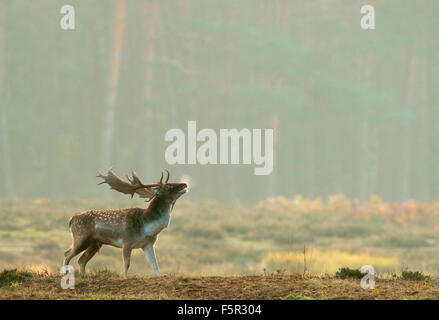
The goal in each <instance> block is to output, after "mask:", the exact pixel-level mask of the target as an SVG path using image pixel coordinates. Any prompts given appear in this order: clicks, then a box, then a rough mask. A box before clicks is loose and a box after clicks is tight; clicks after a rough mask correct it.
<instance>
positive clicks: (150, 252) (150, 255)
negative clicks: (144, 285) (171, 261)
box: [143, 245, 160, 277]
mask: <svg viewBox="0 0 439 320" xmlns="http://www.w3.org/2000/svg"><path fill="white" fill-rule="evenodd" d="M143 251H144V252H145V255H146V258H147V259H148V261H149V263H150V264H151V266H152V268H153V269H154V272H155V274H156V276H157V277H158V276H160V272H159V267H158V266H157V260H156V258H155V250H154V245H147V246H146V247H145V248H143Z"/></svg>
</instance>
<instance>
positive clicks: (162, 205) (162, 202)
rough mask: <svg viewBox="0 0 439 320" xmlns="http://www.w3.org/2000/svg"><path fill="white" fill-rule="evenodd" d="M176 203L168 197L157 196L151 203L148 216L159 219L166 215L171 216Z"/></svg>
mask: <svg viewBox="0 0 439 320" xmlns="http://www.w3.org/2000/svg"><path fill="white" fill-rule="evenodd" d="M174 203H175V201H172V200H171V199H170V198H168V197H161V196H157V197H156V198H154V199H153V200H152V201H151V203H150V205H149V207H148V209H147V210H146V214H147V215H148V216H151V215H154V216H157V218H159V217H161V216H164V215H166V216H168V215H169V216H170V214H171V210H172V208H173V207H174Z"/></svg>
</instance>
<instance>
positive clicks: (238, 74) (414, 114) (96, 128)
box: [0, 0, 439, 204]
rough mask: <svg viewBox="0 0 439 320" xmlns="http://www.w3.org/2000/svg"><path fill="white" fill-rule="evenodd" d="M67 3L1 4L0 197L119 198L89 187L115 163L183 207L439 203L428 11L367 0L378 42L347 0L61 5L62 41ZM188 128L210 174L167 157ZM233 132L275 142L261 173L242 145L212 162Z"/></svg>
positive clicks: (432, 9)
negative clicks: (165, 178)
mask: <svg viewBox="0 0 439 320" xmlns="http://www.w3.org/2000/svg"><path fill="white" fill-rule="evenodd" d="M65 4H66V3H65V1H58V0H39V1H30V0H28V1H26V0H14V1H7V0H6V1H0V14H1V16H0V154H1V156H0V172H1V175H0V197H1V198H17V199H22V198H23V199H26V198H49V199H59V198H61V199H64V198H72V197H73V198H98V197H122V195H118V194H109V193H105V192H104V191H103V190H105V189H106V188H105V187H103V186H98V185H97V183H98V182H99V180H98V179H97V178H96V177H95V176H96V174H97V173H98V172H99V171H102V172H105V171H106V170H108V169H109V168H110V167H113V169H114V171H115V172H116V173H117V174H118V175H119V176H121V177H124V176H125V174H128V173H130V172H131V170H135V171H136V172H137V174H138V175H139V177H140V178H141V179H142V181H143V182H144V183H154V182H156V181H157V180H158V179H159V178H160V175H161V172H162V170H163V169H164V168H168V169H169V170H170V172H171V180H173V181H178V180H181V179H183V180H185V181H190V184H191V192H190V193H189V194H188V195H187V196H185V199H186V200H194V201H198V200H216V201H218V202H223V203H226V204H234V203H236V201H238V200H239V201H242V202H244V203H250V204H251V203H256V202H257V201H259V200H264V199H266V198H268V197H272V196H281V195H282V196H286V197H289V198H291V197H293V196H294V195H297V194H300V195H303V196H304V197H306V198H315V197H327V196H328V195H334V194H344V195H345V196H346V197H347V198H349V199H359V200H366V199H369V198H370V197H371V196H372V195H378V196H379V197H381V198H382V199H385V200H387V201H397V202H401V201H406V200H408V199H416V200H420V201H434V200H439V161H438V160H439V145H438V143H437V138H438V135H439V127H438V126H436V125H435V124H436V122H437V121H438V120H439V112H438V103H439V96H438V93H437V90H436V89H437V87H438V85H439V72H438V71H439V70H438V66H439V64H438V57H439V56H438V48H439V43H438V40H437V39H438V38H439V37H438V28H437V17H436V13H437V12H438V9H439V3H438V2H437V1H433V0H431V1H425V0H424V1H416V2H415V1H401V0H398V1H396V0H394V1H385V2H384V1H373V0H371V1H369V2H368V4H371V5H373V6H374V8H375V18H376V27H375V29H374V30H363V29H362V28H361V26H360V19H361V17H362V14H361V13H360V4H358V3H356V2H353V1H348V0H344V1H340V0H337V1H335V0H326V1H324V0H319V1H290V0H277V1H264V0H260V1H254V0H242V1H232V0H226V1H204V0H203V1H201V0H182V1H152V0H151V1H140V0H130V1H123V0H117V1H77V0H71V1H69V2H68V4H69V5H71V6H72V7H73V8H74V9H75V29H74V30H64V29H62V27H61V25H60V21H61V19H62V18H63V16H65V14H62V13H61V12H60V10H61V7H62V6H64V5H65ZM188 121H196V125H197V133H198V132H200V130H202V129H211V131H209V132H214V133H215V134H216V135H217V136H218V149H216V150H217V152H218V157H217V159H218V163H217V164H211V163H209V164H205V165H203V164H201V163H199V161H195V163H193V164H190V163H189V161H188V159H187V157H186V161H185V164H170V163H168V161H166V158H165V153H166V149H167V148H168V147H169V146H170V145H171V144H172V142H171V141H166V139H165V136H166V133H167V132H168V131H169V130H171V129H181V131H183V132H184V133H185V139H187V138H188V136H187V135H188ZM233 128H235V129H237V130H242V129H248V130H249V131H250V132H253V129H261V130H262V132H264V130H265V129H272V130H273V168H272V172H271V174H266V175H255V173H254V168H255V167H261V165H257V164H255V162H254V158H253V157H251V159H250V163H247V164H245V163H244V159H243V158H244V156H245V152H248V149H246V146H245V145H244V144H241V146H240V147H241V149H242V150H241V151H242V152H243V154H241V156H240V159H239V161H238V164H231V163H230V162H231V161H229V162H228V163H227V164H221V163H220V152H221V150H220V149H219V141H220V140H219V137H220V130H221V129H233ZM253 138H254V137H253ZM240 141H241V142H242V141H243V139H241V140H240ZM262 141H264V135H262ZM189 144H190V142H189V141H188V140H186V145H185V147H186V148H189ZM201 145H202V142H200V141H198V142H196V145H195V148H196V149H197V150H198V148H199V147H200V146H201ZM264 145H265V144H264V143H262V145H261V148H262V154H263V153H264ZM246 150H247V151H246ZM185 156H189V150H186V155H185ZM197 160H198V159H197Z"/></svg>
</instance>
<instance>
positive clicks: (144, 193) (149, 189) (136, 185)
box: [96, 168, 188, 202]
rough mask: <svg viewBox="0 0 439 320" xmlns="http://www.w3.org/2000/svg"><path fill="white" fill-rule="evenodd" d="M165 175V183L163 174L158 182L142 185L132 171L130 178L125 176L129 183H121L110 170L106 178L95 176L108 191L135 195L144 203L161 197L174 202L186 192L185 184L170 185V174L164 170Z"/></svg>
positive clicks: (100, 175)
mask: <svg viewBox="0 0 439 320" xmlns="http://www.w3.org/2000/svg"><path fill="white" fill-rule="evenodd" d="M165 171H166V173H167V177H166V181H165V182H163V172H162V176H161V178H160V181H159V182H157V183H154V184H147V185H145V184H143V183H142V182H141V181H140V179H139V177H138V176H137V175H136V173H135V172H134V171H132V172H131V177H129V176H126V178H127V179H128V181H129V182H126V181H123V180H122V179H121V178H119V177H118V176H117V175H116V174H115V173H114V172H113V170H112V168H110V170H108V173H107V175H106V176H104V175H103V174H102V173H100V172H99V174H98V175H97V176H96V177H98V178H102V179H104V181H102V182H101V183H99V184H103V183H106V184H108V185H109V186H110V189H113V190H116V191H118V192H121V193H124V194H130V195H131V198H132V197H133V196H134V194H135V193H136V194H137V195H138V196H139V197H140V198H145V199H146V201H151V200H152V199H154V198H156V197H161V198H162V197H163V198H167V199H170V200H171V201H173V202H175V201H176V200H177V199H178V198H180V197H181V196H182V195H183V194H184V193H186V192H188V189H187V184H186V183H170V182H168V181H169V177H170V173H169V171H168V170H167V169H165Z"/></svg>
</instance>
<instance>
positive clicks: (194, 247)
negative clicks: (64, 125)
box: [0, 195, 439, 298]
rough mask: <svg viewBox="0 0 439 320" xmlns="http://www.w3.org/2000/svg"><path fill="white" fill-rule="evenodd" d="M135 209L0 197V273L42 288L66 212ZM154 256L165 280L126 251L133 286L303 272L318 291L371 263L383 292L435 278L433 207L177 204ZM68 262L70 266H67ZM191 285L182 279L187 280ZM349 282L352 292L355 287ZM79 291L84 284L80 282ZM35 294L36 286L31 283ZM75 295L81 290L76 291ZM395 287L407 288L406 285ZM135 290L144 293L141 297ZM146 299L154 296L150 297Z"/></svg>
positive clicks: (437, 219)
mask: <svg viewBox="0 0 439 320" xmlns="http://www.w3.org/2000/svg"><path fill="white" fill-rule="evenodd" d="M144 205H145V204H144V203H143V202H142V201H139V200H128V199H124V200H112V201H106V202H104V201H98V200H74V199H72V200H62V201H61V200H59V201H50V200H48V199H34V200H27V201H0V270H1V269H15V268H26V269H30V270H34V271H37V272H40V271H41V270H47V271H48V272H49V274H51V275H50V276H46V277H42V278H41V279H40V278H38V277H37V278H35V279H34V280H32V282H33V281H36V283H38V284H41V283H44V282H45V281H47V283H48V287H49V283H51V281H52V282H53V283H54V281H55V280H54V279H55V278H56V277H57V273H58V272H59V268H60V267H61V263H62V260H63V252H64V250H66V249H67V248H68V247H69V245H70V242H71V238H70V233H69V229H68V220H69V218H70V217H71V216H72V215H73V214H74V213H76V212H80V211H83V210H87V209H91V208H93V209H104V208H122V207H130V206H144ZM304 248H305V252H304ZM156 252H157V258H158V263H159V266H160V269H161V272H162V274H164V275H166V276H167V277H166V278H163V279H161V280H157V279H152V278H149V276H152V275H153V272H152V269H151V267H150V266H149V264H148V262H147V261H146V259H145V257H144V255H143V252H142V251H140V250H137V251H134V252H133V259H132V262H131V267H130V271H129V274H130V275H131V276H135V277H138V278H135V279H140V280H139V281H140V282H142V283H143V282H145V283H146V282H148V283H149V282H151V281H152V282H151V283H156V284H157V283H158V282H160V281H174V280H171V279H179V277H188V279H196V278H193V277H204V276H245V277H244V278H242V281H244V282H246V281H250V282H249V285H251V283H252V281H256V280H254V279H261V281H280V280H279V279H289V278H284V277H288V276H291V277H295V276H296V275H297V274H303V273H304V271H305V273H306V276H307V277H311V278H309V279H308V280H307V281H308V282H309V283H311V284H312V285H311V287H312V286H313V285H317V284H316V283H317V282H318V280H317V279H327V280H325V281H324V282H322V285H329V286H337V285H335V284H336V283H337V281H342V280H337V279H333V278H332V276H333V275H334V274H335V272H336V271H337V270H338V269H339V268H341V267H350V268H359V267H361V266H363V265H373V266H374V267H375V270H376V273H377V275H378V276H379V277H381V279H382V280H380V281H383V282H381V284H382V285H383V288H387V286H394V285H396V286H399V283H397V282H392V281H396V280H391V279H392V275H393V276H395V275H400V274H401V272H402V270H404V269H406V268H409V269H410V270H419V271H422V272H423V273H425V274H430V275H431V276H432V277H433V279H435V278H436V277H437V276H438V275H439V203H419V202H415V201H409V202H406V203H401V204H398V203H387V202H384V201H382V200H381V199H379V198H378V197H372V198H371V199H370V200H369V201H367V202H365V203H361V204H360V203H358V202H357V201H351V200H348V199H345V198H344V197H343V196H342V195H334V196H332V197H329V198H328V199H325V201H323V200H321V199H320V198H317V199H304V198H303V197H301V196H296V197H295V198H291V199H288V198H284V197H279V198H272V199H267V200H265V201H261V202H260V203H258V204H257V205H255V206H253V207H246V206H243V205H241V204H239V203H238V204H237V205H236V206H234V207H228V206H224V205H221V204H218V203H215V202H201V203H192V202H185V201H181V202H179V203H177V204H176V206H175V208H174V211H173V216H172V220H171V224H170V226H169V227H168V229H166V230H165V231H163V232H162V234H161V235H160V237H159V240H158V242H157V246H156ZM121 255H122V253H121V250H120V249H116V248H111V247H104V248H103V249H102V250H101V253H100V254H99V255H97V256H96V257H95V258H93V259H92V260H91V262H90V263H89V265H88V266H87V267H88V270H90V271H95V272H96V271H99V270H103V269H105V270H108V272H112V273H113V272H114V273H116V274H118V273H120V272H121V270H122V257H121ZM72 265H73V266H74V267H75V268H76V267H77V264H76V261H73V262H72ZM249 276H256V278H252V277H250V278H248V277H249ZM257 276H259V277H257ZM145 277H146V278H145ZM279 277H280V278H279ZM313 277H314V278H313ZM133 279H134V278H133ZM133 279H131V280H129V281H134V280H133ZM215 279H218V278H215V277H214V278H205V281H207V283H212V284H214V283H216V282H215V281H219V280H215ZM227 279H229V280H230V281H235V280H236V279H240V278H227ZM234 279H235V280H234ZM264 279H265V280H264ZM267 279H273V280H267ZM386 279H387V280H386ZM229 280H227V281H226V282H228V281H229ZM114 281H116V282H117V281H122V280H121V279H114ZM136 281H137V280H136ZM157 281H158V282H157ZM193 281H195V280H190V283H195V282H193ZM197 281H201V280H197ZM203 281H204V280H203ZM236 281H238V280H236ZM343 281H348V282H346V285H348V286H349V283H350V282H349V281H351V280H343ZM355 281H356V282H355V287H359V284H358V281H357V280H355ZM386 281H390V282H386ZM400 281H402V280H400ZM431 281H433V282H431V287H429V288H431V290H433V291H432V292H434V290H436V289H435V288H437V284H436V282H434V281H435V280H431ZM220 282H221V281H220ZM308 282H307V283H308ZM286 283H287V285H286V287H285V288H283V289H282V290H280V291H279V293H276V294H273V296H272V298H275V297H276V298H280V297H282V295H284V294H285V295H287V294H288V292H287V291H288V290H292V292H296V293H297V291H294V290H296V289H297V288H299V287H300V286H301V285H299V284H300V283H302V282H294V281H289V280H288V281H286ZM343 283H344V282H343ZM51 285H52V289H53V288H55V287H54V286H53V284H51ZM83 285H84V286H85V287H83V288H84V289H85V288H87V284H85V283H84V284H83ZM31 286H32V285H31ZM289 286H293V287H289ZM297 286H299V287H297ZM353 286H354V285H353ZM402 286H403V287H406V286H405V285H402ZM58 287H59V286H58ZM35 288H36V290H37V288H38V285H37V284H35ZM294 288H296V289H294ZM12 289H13V288H12ZM12 289H11V288H9V287H8V288H7V289H5V288H3V289H2V294H1V295H2V296H5V295H6V296H7V297H12V296H14V294H15V295H16V294H17V293H14V291H13V290H12ZM52 289H50V290H52ZM357 289H358V288H357ZM357 289H355V290H357ZM5 290H6V291H5ZM44 290H45V289H44ZM78 290H81V286H79V285H78ZM87 290H88V289H87ZM316 290H317V289H316ZM319 290H320V289H319ZM383 290H384V289H383ZM386 290H387V289H386ZM404 290H411V284H410V285H408V286H407V288H406V289H404ZM5 292H7V293H5ZM81 292H82V291H79V292H78V294H79V295H81V294H82V293H81ZM87 292H88V291H87ZM419 292H421V291H419ZM427 292H429V291H428V290H427ZM296 293H295V294H296ZM63 294H67V293H63ZM71 294H73V293H71ZM84 294H85V293H84ZM101 294H102V295H105V293H104V292H102V293H101ZM127 294H128V293H127ZM132 294H133V295H134V296H136V294H135V293H132ZM138 294H139V295H140V296H142V297H143V296H144V294H145V295H147V294H149V293H140V292H139V293H138ZM151 294H152V295H157V292H156V291H154V293H151ZM173 294H174V293H173V291H169V292H168V291H167V292H166V295H167V296H168V297H180V296H179V295H177V296H173ZM185 294H186V293H185ZM255 294H256V293H255ZM322 294H323V293H322ZM328 294H329V293H328ZM337 294H338V293H334V294H330V295H328V296H327V297H332V296H336V295H337ZM359 294H360V293H359ZM362 294H364V293H362ZM368 294H372V293H368ZM377 294H379V293H377ZM85 295H86V296H87V294H85ZM340 295H341V293H340ZM140 296H139V297H140ZM311 296H312V297H318V296H316V295H314V296H313V295H311ZM145 297H146V296H145ZM181 297H184V295H181ZM356 297H357V298H360V296H356Z"/></svg>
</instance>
